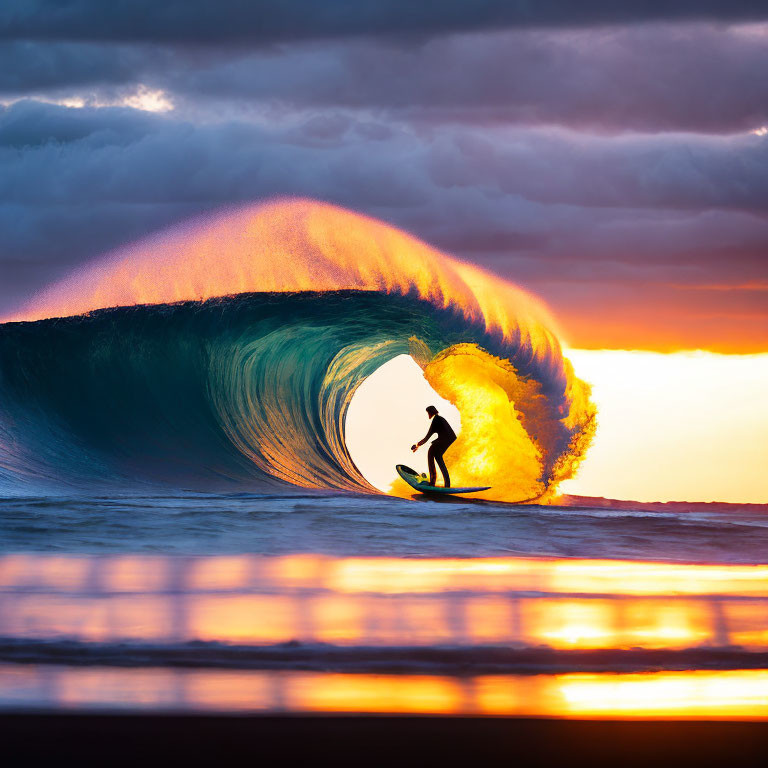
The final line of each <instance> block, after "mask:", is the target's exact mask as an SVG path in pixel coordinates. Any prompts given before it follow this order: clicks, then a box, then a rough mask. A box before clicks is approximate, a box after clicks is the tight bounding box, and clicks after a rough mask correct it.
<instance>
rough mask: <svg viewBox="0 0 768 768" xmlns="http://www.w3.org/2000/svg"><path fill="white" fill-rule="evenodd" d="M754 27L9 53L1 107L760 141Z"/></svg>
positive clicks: (767, 96)
mask: <svg viewBox="0 0 768 768" xmlns="http://www.w3.org/2000/svg"><path fill="white" fill-rule="evenodd" d="M757 29H758V28H756V27H754V26H751V27H733V28H728V29H724V28H723V27H721V26H716V25H712V24H686V25H682V26H670V25H650V26H649V25H641V26H637V27H632V26H629V27H622V28H608V29H579V30H567V31H563V30H522V31H521V30H516V31H506V32H494V33H483V34H460V35H444V36H441V37H437V38H434V39H430V40H423V41H421V42H419V43H413V44H408V45H403V44H401V43H399V42H397V41H392V40H378V41H370V40H366V41H361V40H357V39H353V40H344V41H324V42H317V43H306V42H304V43H292V44H284V45H280V46H272V47H267V48H259V49H256V50H253V49H241V48H231V47H223V48H214V49H199V48H196V49H194V50H189V49H186V48H183V47H179V46H178V45H175V46H157V45H147V44H143V45H134V46H130V45H124V44H123V45H105V44H95V43H92V44H90V43H89V44H78V43H50V44H45V43H23V44H22V43H14V44H10V45H8V46H6V47H5V48H0V98H2V95H3V94H6V97H5V101H6V102H8V101H11V100H13V99H16V98H19V97H20V96H24V95H36V96H37V97H38V98H46V99H48V100H54V101H62V100H64V99H66V100H69V101H70V102H71V101H72V100H73V99H79V100H80V101H82V102H83V103H90V104H110V103H119V102H120V100H121V99H125V98H126V93H135V91H136V89H137V88H138V87H144V88H146V89H148V90H152V91H162V92H163V93H164V94H166V97H167V98H168V99H170V100H171V101H173V103H174V104H176V105H177V107H178V108H179V109H182V110H184V111H185V113H186V114H187V115H188V116H189V117H190V119H200V120H206V119H210V115H211V114H215V115H217V116H219V115H222V114H223V115H228V116H230V117H231V118H233V119H241V120H242V119H249V118H250V117H252V116H253V115H254V114H256V115H262V116H270V117H271V116H272V115H274V114H279V113H280V112H281V111H286V110H291V111H299V110H327V109H330V108H336V109H338V110H350V111H354V112H357V113H360V114H361V113H363V112H367V113H369V114H371V115H373V116H377V115H378V116H380V115H385V116H386V117H387V118H388V119H397V120H399V121H401V122H410V123H419V124H421V125H422V126H423V127H425V128H426V127H427V126H429V125H444V124H450V123H475V124H476V125H487V126H491V125H542V124H547V125H561V126H564V127H568V128H573V129H578V130H581V131H589V132H594V133H615V132H620V131H636V132H659V131H688V132H698V133H728V132H748V131H756V132H759V131H760V130H761V128H762V126H764V125H766V124H768V78H766V77H764V76H763V73H764V72H765V71H766V69H768V34H757V33H756V30H757ZM3 62H5V63H6V66H1V65H2V64H3ZM358 117H359V114H358Z"/></svg>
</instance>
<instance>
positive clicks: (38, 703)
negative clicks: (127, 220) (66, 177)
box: [0, 203, 768, 718]
mask: <svg viewBox="0 0 768 768" xmlns="http://www.w3.org/2000/svg"><path fill="white" fill-rule="evenodd" d="M320 214H322V215H320ZM320 214H318V212H317V211H316V210H315V208H314V207H313V206H312V205H309V204H306V203H301V204H299V205H294V204H291V205H288V206H287V208H281V207H280V206H277V208H270V209H268V210H267V211H266V213H265V212H264V211H257V212H256V213H253V214H252V213H249V212H247V211H246V212H244V213H240V214H237V216H235V217H234V218H232V219H231V220H229V219H227V218H226V217H224V219H222V221H219V222H218V223H214V225H212V227H211V228H210V230H206V232H207V234H206V235H205V237H202V236H198V235H199V234H200V233H197V234H195V233H194V232H193V233H192V234H193V235H194V236H191V235H190V233H189V232H187V233H184V234H183V235H182V236H180V237H181V239H180V240H179V239H178V237H177V239H176V240H174V237H176V236H174V237H171V238H170V239H167V238H166V239H165V240H163V242H162V244H161V247H160V246H158V247H155V246H151V244H150V245H149V246H142V247H140V248H138V249H135V252H134V251H131V252H130V253H128V254H127V255H124V256H121V257H120V258H119V259H118V260H117V261H115V260H112V261H109V260H108V261H106V262H104V264H101V265H96V266H95V267H94V268H93V269H92V270H91V271H90V272H88V271H86V272H85V273H84V274H83V275H80V276H76V277H75V278H73V279H71V280H69V281H66V282H65V283H64V284H62V286H59V287H56V286H54V288H52V289H51V291H50V292H48V294H46V295H44V296H43V297H42V298H41V299H40V301H39V302H38V304H33V306H32V307H30V308H28V310H27V311H26V312H25V311H22V312H21V313H20V315H19V316H18V317H17V318H16V319H18V320H21V321H24V320H35V322H6V323H2V324H0V709H1V710H5V711H9V710H11V711H18V710H23V711H27V710H40V709H43V710H53V711H61V710H91V709H96V710H103V709H116V710H119V711H137V710H149V711H211V710H214V711H237V712H265V711H281V712H282V711H289V712H316V711H333V712H408V713H441V714H442V713H445V714H461V713H473V714H477V713H481V714H482V713H485V714H507V715H520V714H522V715H540V716H590V717H591V716H594V717H601V716H606V715H607V714H610V713H611V712H614V713H619V714H620V716H626V717H670V716H685V717H720V716H723V717H752V718H765V717H768V703H766V700H765V696H764V693H761V692H762V691H764V685H765V680H766V674H768V672H767V671H766V670H765V669H763V667H766V664H765V662H764V659H765V653H766V651H768V565H766V563H768V557H766V555H765V553H766V552H768V516H766V511H765V510H764V509H762V508H758V507H754V506H752V507H747V506H745V507H738V506H736V507H730V508H727V509H724V508H712V507H706V506H697V505H691V506H690V507H689V508H687V509H686V510H685V511H676V510H669V509H664V510H661V511H659V510H657V511H654V510H649V509H648V508H647V507H646V506H644V505H637V508H633V507H632V505H631V504H630V505H626V504H621V505H618V507H620V508H616V509H612V508H605V506H602V505H600V504H599V503H598V502H597V501H596V502H595V506H594V507H590V506H589V503H588V502H587V503H586V504H581V505H580V506H578V507H576V506H558V505H556V504H552V503H544V502H547V501H550V502H551V501H552V499H553V496H554V494H555V492H556V488H557V485H558V482H559V481H560V480H562V479H563V478H566V477H568V476H569V474H570V473H571V472H572V470H573V468H574V466H576V465H577V464H578V461H579V459H580V458H581V456H582V455H583V453H584V451H585V450H587V449H588V446H589V442H590V438H591V435H592V433H593V431H594V429H595V409H594V406H593V404H592V403H591V400H590V393H589V387H588V385H587V384H586V383H585V382H583V381H581V380H579V379H578V377H577V376H576V375H575V374H574V372H573V370H572V367H571V366H570V364H569V363H568V361H567V360H565V358H564V356H563V353H562V349H561V347H560V343H559V341H558V339H557V337H556V336H555V335H554V334H553V333H552V332H551V331H550V330H548V328H547V327H546V326H545V324H544V322H543V320H542V317H543V314H542V313H541V312H540V311H539V309H537V307H536V306H535V305H534V303H533V302H532V301H531V300H529V299H528V298H526V297H525V296H524V294H522V292H520V291H519V290H517V289H516V288H515V287H514V286H511V285H507V284H503V283H502V282H501V281H499V280H496V279H493V278H491V277H489V276H487V275H482V274H480V273H479V272H478V271H476V270H474V269H473V268H471V267H468V266H467V265H462V264H460V263H459V262H456V261H455V260H452V259H450V258H448V257H445V256H441V255H440V254H437V253H436V252H433V251H432V250H430V249H428V248H427V247H426V246H424V245H423V244H418V243H416V241H413V240H412V239H409V238H406V237H405V236H404V235H402V234H398V233H393V232H392V231H390V230H388V229H386V228H383V225H373V224H371V223H370V222H369V221H368V220H362V219H359V220H358V219H357V218H355V217H351V215H349V214H341V213H339V212H338V211H334V210H330V209H329V207H327V206H326V207H321V210H320ZM318 216H319V218H318ZM243 217H245V218H246V219H247V221H245V222H244V221H243ZM248 217H251V218H248ZM265 217H266V218H265ZM324 217H330V218H329V219H327V220H326V219H325V218H324ZM339 217H341V218H339ZM308 222H309V223H308ZM244 224H247V225H248V226H244ZM358 230H359V232H358V234H359V237H351V235H350V233H352V234H354V233H355V232H357V231H358ZM253 231H259V232H260V234H261V236H262V239H263V241H264V243H266V245H264V244H263V243H262V241H261V240H259V241H258V242H256V241H255V240H253V241H252V240H248V239H247V238H245V236H244V235H243V233H244V232H253ZM339 233H346V235H345V237H346V238H347V239H346V240H345V239H344V237H342V236H341V235H340V234H339ZM203 234H205V233H203ZM224 235H226V238H224V239H225V240H226V242H224V241H222V243H220V244H221V245H222V247H221V248H216V247H210V248H209V247H207V246H206V247H204V248H203V250H202V251H201V252H199V253H198V252H197V251H195V249H196V248H198V247H202V246H199V244H200V243H209V244H210V243H214V242H217V241H216V238H217V237H218V238H220V239H221V238H223V237H224ZM185 238H186V239H185ZM244 238H245V239H244ZM339 238H341V239H339ZM285 243H288V245H289V246H290V248H289V252H290V254H291V259H282V260H278V261H279V263H276V256H275V254H278V253H281V252H282V251H281V248H282V247H283V246H284V245H285ZM329 243H332V244H333V247H331V246H330V245H329ZM224 246H226V247H224ZM267 246H269V247H267ZM258 248H262V250H263V251H264V252H263V253H262V254H261V255H262V257H263V258H260V259H256V258H255V257H253V253H254V249H258ZM121 259H122V260H121ZM201 265H202V266H201ZM200 270H202V271H200ZM206 280H208V281H209V282H216V281H219V282H218V283H217V284H216V286H215V287H211V286H209V287H208V289H206V291H205V294H206V295H213V296H216V297H218V298H214V299H211V300H208V301H196V300H192V299H193V298H194V297H195V296H197V295H198V294H199V293H200V291H199V290H198V288H197V287H196V286H199V285H202V284H203V283H205V281H206ZM318 285H322V286H323V288H322V290H319V289H316V288H317V286H318ZM265 286H266V287H265ZM308 288H312V290H309V289H308ZM244 290H250V291H251V292H249V293H244V292H243V291H244ZM275 291H277V292H275ZM233 294H237V295H233ZM105 297H106V298H105ZM187 299H189V300H187ZM105 302H106V303H105ZM114 303H124V304H126V305H130V306H116V307H113V306H112V304H114ZM400 354H410V355H411V356H412V357H413V359H414V360H415V361H416V362H417V363H418V364H419V365H420V366H421V368H422V370H423V372H424V376H425V379H426V380H427V381H428V382H429V383H430V385H431V386H433V388H434V389H435V390H436V391H438V392H439V393H440V394H441V395H444V396H445V397H446V398H447V399H449V400H450V401H451V402H453V403H455V404H456V405H457V407H458V408H459V410H460V412H461V423H462V431H461V435H460V438H459V441H458V442H457V443H456V444H455V446H453V447H452V455H451V471H452V475H453V474H454V471H455V476H454V482H456V483H457V484H460V485H473V486H475V485H492V486H493V488H492V490H491V491H490V492H488V493H486V494H484V495H483V498H471V499H470V498H446V499H440V500H438V499H431V498H427V497H422V496H418V495H417V496H416V497H413V498H406V497H403V498H398V497H395V496H386V495H383V494H380V493H378V492H377V491H376V490H375V489H374V488H373V487H371V485H370V484H369V483H368V482H367V481H366V479H365V478H364V477H363V476H362V474H361V473H360V471H359V470H358V468H357V467H356V465H355V463H354V461H353V459H352V457H351V456H350V454H349V451H348V450H347V447H346V445H345V441H344V425H345V416H346V414H347V411H348V408H349V404H350V402H351V400H352V398H353V396H354V393H355V390H356V388H357V386H358V385H359V384H360V383H361V382H362V381H364V380H365V378H366V377H367V376H369V375H370V374H371V373H373V372H374V371H375V370H377V369H378V368H379V367H380V366H381V365H383V364H384V363H386V362H387V361H388V360H390V359H392V358H393V357H396V356H397V355H400ZM489 425H490V426H489ZM489 457H492V458H493V459H494V461H486V460H485V459H488V458H489ZM480 459H482V460H480ZM401 491H402V489H400V491H398V492H401ZM531 499H535V500H538V501H540V502H542V503H539V504H537V503H522V502H523V501H526V500H531ZM659 702H661V703H659Z"/></svg>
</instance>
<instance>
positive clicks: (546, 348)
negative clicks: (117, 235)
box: [0, 200, 594, 501]
mask: <svg viewBox="0 0 768 768" xmlns="http://www.w3.org/2000/svg"><path fill="white" fill-rule="evenodd" d="M6 320H7V321H6V323H5V324H3V325H1V326H0V483H2V484H3V485H5V486H8V485H14V484H18V483H20V482H21V481H22V480H28V481H30V482H40V481H46V482H65V483H69V484H75V485H79V484H83V483H87V484H89V485H93V483H94V482H97V481H99V480H103V481H105V482H113V481H120V480H123V479H130V480H133V481H135V480H148V481H152V482H157V481H159V482H167V483H172V484H178V483H184V484H185V485H188V486H194V487H198V488H208V487H211V488H214V487H220V486H221V485H222V484H224V485H231V484H235V485H237V486H238V487H243V488H254V489H262V488H268V487H273V486H284V485H285V484H286V483H287V484H290V485H293V486H299V487H302V488H331V489H343V490H354V491H365V492H373V491H374V489H373V488H372V487H371V486H370V485H369V484H368V483H367V481H366V480H365V479H364V478H363V477H362V475H361V474H360V472H359V471H358V470H357V468H356V467H355V464H354V462H353V460H352V458H351V457H350V455H349V452H348V451H347V448H346V444H345V440H344V422H345V416H346V412H347V409H348V406H349V403H350V402H351V399H352V397H353V395H354V392H355V390H356V388H357V387H358V385H359V384H360V383H361V382H362V381H363V380H364V379H365V378H366V377H367V376H369V375H370V374H371V373H373V372H374V371H375V370H376V369H377V368H379V367H380V366H381V365H383V364H384V363H385V362H387V361H388V360H390V359H392V358H393V357H395V356H397V355H399V354H404V353H405V354H411V355H412V356H413V357H414V358H415V359H416V360H417V362H419V363H420V365H421V366H422V368H423V370H424V375H425V377H426V378H427V380H428V381H429V382H430V383H431V385H432V386H433V387H434V388H435V390H436V391H437V392H439V393H440V394H441V395H443V396H444V397H446V398H447V399H449V400H451V401H452V402H453V403H455V404H456V405H457V407H458V408H459V410H460V412H461V415H462V431H461V434H460V437H459V440H458V442H457V443H456V445H455V446H454V447H453V448H452V449H451V450H452V466H455V468H456V470H455V478H456V481H457V482H459V483H461V484H473V485H477V484H492V485H493V490H492V491H490V492H489V493H488V496H489V497H491V498H496V499H503V500H509V501H518V500H522V499H528V498H534V497H540V496H541V495H542V494H544V493H546V492H547V491H551V490H553V489H554V488H555V487H556V485H557V483H558V482H559V481H560V480H562V479H563V478H565V477H567V476H569V474H571V473H572V471H573V468H574V466H575V464H576V463H577V462H578V460H579V459H580V457H581V456H582V455H583V452H584V450H585V448H586V446H587V445H588V443H589V439H590V437H591V434H592V429H593V423H594V418H593V417H594V408H593V406H592V404H591V402H590V399H589V389H588V386H587V385H586V384H584V382H582V381H580V380H579V379H578V378H576V377H575V376H574V374H573V371H572V369H571V366H570V364H569V362H568V361H567V360H566V359H565V358H564V357H563V354H562V351H561V346H560V343H559V341H558V338H557V336H556V334H555V332H554V331H553V330H551V328H552V327H553V323H552V321H551V318H549V317H548V315H547V312H546V309H545V308H544V307H543V306H542V305H541V304H540V303H539V302H537V301H536V300H535V299H533V298H532V297H530V296H528V295H527V294H525V293H524V292H523V291H522V290H520V289H519V288H517V287H515V286H513V285H511V284H509V283H505V282H504V281H502V280H500V279H498V278H495V277H493V276H491V275H489V274H487V273H485V272H483V271H482V270H480V269H478V268H476V267H471V266H469V265H466V264H463V263H462V262H460V261H457V260H455V259H452V258H450V257H448V256H445V255H443V254H441V253H439V252H437V251H435V250H434V249H431V248H429V247H428V246H426V245H424V244H423V243H421V242H419V241H417V240H415V239H414V238H412V237H409V236H408V235H406V234H404V233H402V232H399V231H397V230H395V229H393V228H391V227H388V226H386V225H384V224H382V223H380V222H377V221H374V220H372V219H369V218H366V217H363V216H359V215H357V214H353V213H350V212H348V211H344V210H342V209H339V208H336V207H333V206H330V205H326V204H321V203H316V202H312V201H306V200H291V201H281V202H276V203H271V204H267V205H262V206H250V207H247V208H243V209H239V210H236V211H229V212H225V213H222V214H219V215H218V216H216V217H213V218H209V219H204V220H198V221H195V222H193V223H191V224H187V225H185V226H183V227H180V228H176V229H174V230H171V231H170V232H169V233H165V234H163V235H161V236H159V237H155V238H152V239H150V240H148V241H145V242H143V243H140V244H138V245H136V246H133V247H131V248H128V249H126V250H123V251H120V252H117V253H116V254H113V255H111V256H108V257H107V258H105V259H103V260H102V261H100V262H98V263H96V264H95V265H93V266H90V267H88V268H86V269H84V270H81V271H80V272H78V273H76V274H75V275H73V276H72V277H71V278H69V279H67V280H65V281H63V282H62V283H60V284H57V285H54V286H53V287H52V288H50V289H48V290H47V291H45V292H43V293H42V294H40V295H39V296H38V297H36V298H35V299H34V300H33V301H32V302H31V303H30V304H29V305H28V306H26V307H24V308H22V310H21V311H19V312H18V313H17V314H15V315H14V316H12V317H10V318H7V319H6ZM20 321H21V322H20ZM28 321H37V322H28ZM452 473H453V470H452Z"/></svg>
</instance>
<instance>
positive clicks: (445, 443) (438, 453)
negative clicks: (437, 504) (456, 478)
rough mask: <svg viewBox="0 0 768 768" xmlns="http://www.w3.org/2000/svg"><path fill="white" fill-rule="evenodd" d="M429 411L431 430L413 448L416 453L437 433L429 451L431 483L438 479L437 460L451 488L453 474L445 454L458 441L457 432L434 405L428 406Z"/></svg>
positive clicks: (445, 482)
mask: <svg viewBox="0 0 768 768" xmlns="http://www.w3.org/2000/svg"><path fill="white" fill-rule="evenodd" d="M427 413H428V414H429V418H430V419H432V425H431V426H430V428H429V432H427V434H426V436H425V437H424V439H423V440H419V442H418V443H416V444H415V445H412V446H411V450H412V451H413V452H414V453H416V450H417V449H418V447H419V446H420V445H424V443H426V442H427V440H429V438H430V437H432V435H437V439H436V440H434V441H433V442H432V444H431V445H430V446H429V453H427V463H428V464H429V484H430V485H434V484H435V481H436V480H437V470H436V469H435V462H437V466H438V467H440V471H441V472H442V473H443V483H444V485H445V487H446V488H450V487H451V476H450V475H449V474H448V467H446V466H445V462H444V461H443V454H444V453H445V452H446V451H447V450H448V449H449V448H450V447H451V445H452V444H453V443H454V442H455V441H456V433H455V432H454V431H453V429H452V428H451V425H450V424H449V423H448V422H447V421H446V420H445V419H444V418H443V417H442V416H439V415H438V413H437V408H435V406H434V405H430V406H428V407H427Z"/></svg>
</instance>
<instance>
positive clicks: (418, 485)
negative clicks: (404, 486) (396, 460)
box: [395, 464, 491, 496]
mask: <svg viewBox="0 0 768 768" xmlns="http://www.w3.org/2000/svg"><path fill="white" fill-rule="evenodd" d="M395 469H396V470H397V474H398V475H400V477H402V478H403V480H405V482H406V483H408V485H410V486H411V488H415V489H416V490H417V491H420V492H421V493H439V494H441V495H447V496H449V495H452V494H454V493H477V491H487V490H488V489H489V488H490V487H491V486H490V485H481V486H478V487H477V488H454V487H453V486H451V487H450V488H443V487H442V486H438V485H430V484H429V480H427V477H426V475H420V474H419V473H418V472H417V471H416V470H415V469H411V468H410V467H406V466H405V464H397V465H396V466H395Z"/></svg>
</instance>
